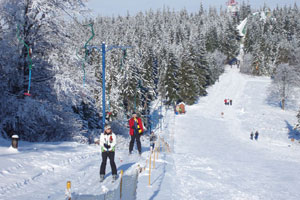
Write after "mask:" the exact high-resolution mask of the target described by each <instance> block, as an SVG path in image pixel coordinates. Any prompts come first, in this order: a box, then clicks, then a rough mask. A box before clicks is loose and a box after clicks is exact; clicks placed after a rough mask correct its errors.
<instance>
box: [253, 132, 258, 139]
mask: <svg viewBox="0 0 300 200" xmlns="http://www.w3.org/2000/svg"><path fill="white" fill-rule="evenodd" d="M258 135H259V134H258V131H256V132H255V135H254V139H255V140H258Z"/></svg>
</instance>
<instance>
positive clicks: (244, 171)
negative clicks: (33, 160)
mask: <svg viewBox="0 0 300 200" xmlns="http://www.w3.org/2000/svg"><path fill="white" fill-rule="evenodd" d="M270 84H271V80H270V79H269V78H267V77H252V76H247V75H243V74H240V73H239V72H238V69H236V68H235V67H234V68H232V69H231V68H230V67H227V69H226V72H225V73H224V74H223V75H222V76H221V77H220V82H217V83H216V84H215V85H214V86H212V87H211V88H209V90H208V96H206V97H204V98H201V100H200V101H199V102H198V104H196V105H193V106H189V107H187V113H186V115H181V116H176V117H175V119H174V118H172V117H170V116H169V119H166V121H169V123H168V130H166V131H163V132H162V133H161V134H162V135H164V136H165V137H166V138H169V139H168V140H169V142H170V144H172V143H173V141H172V140H174V145H173V147H172V148H173V153H171V154H166V155H165V156H164V157H163V158H164V160H161V161H159V162H158V164H157V165H156V168H157V169H156V170H153V174H152V185H151V187H146V189H145V185H147V181H148V180H147V176H144V177H140V179H139V185H138V192H137V199H188V200H192V199H195V200H196V199H197V200H199V199H204V200H220V199H226V200H231V199H234V200H236V199H240V200H258V199H261V200H267V199H269V200H274V199H276V200H280V199H282V200H284V199H289V200H296V199H300V191H299V188H300V176H299V174H300V160H299V158H300V144H299V143H298V141H297V143H296V142H294V143H292V142H291V141H290V139H289V133H290V134H291V132H293V131H292V130H290V129H291V125H293V124H294V123H295V122H296V118H295V115H296V112H295V111H292V110H287V111H282V110H280V108H279V107H272V106H271V105H268V104H267V102H268V101H267V97H268V88H269V86H270ZM225 98H229V99H232V100H233V105H232V106H225V105H224V99H225ZM221 112H223V113H224V116H223V117H222V116H221ZM256 130H258V131H259V133H260V135H259V138H258V141H255V140H250V139H249V136H250V132H251V131H256ZM172 137H174V138H172ZM145 190H146V192H145ZM145 193H146V194H147V195H145Z"/></svg>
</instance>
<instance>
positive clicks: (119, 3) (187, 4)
mask: <svg viewBox="0 0 300 200" xmlns="http://www.w3.org/2000/svg"><path fill="white" fill-rule="evenodd" d="M227 1H228V0H202V1H201V0H89V2H88V7H89V8H91V9H92V10H93V11H94V12H95V14H96V15H98V14H99V15H102V16H112V15H114V16H118V15H126V13H127V11H129V13H130V14H131V15H134V14H136V13H137V12H139V11H145V10H149V9H150V8H152V9H153V10H156V9H158V8H163V6H164V5H165V6H167V7H169V8H171V9H175V10H180V9H182V8H186V9H187V10H188V11H189V12H196V11H198V9H199V7H200V2H202V4H203V6H204V8H208V7H209V6H215V7H217V8H220V6H222V7H223V8H224V7H226V2H227ZM244 1H245V2H247V1H249V3H250V5H251V6H252V8H260V7H263V5H264V3H266V4H267V5H268V7H271V8H274V7H276V5H279V6H283V5H294V3H295V2H297V1H298V3H297V5H298V6H300V0H244ZM237 2H242V0H237Z"/></svg>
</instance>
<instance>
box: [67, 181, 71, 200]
mask: <svg viewBox="0 0 300 200" xmlns="http://www.w3.org/2000/svg"><path fill="white" fill-rule="evenodd" d="M67 195H68V200H71V181H67Z"/></svg>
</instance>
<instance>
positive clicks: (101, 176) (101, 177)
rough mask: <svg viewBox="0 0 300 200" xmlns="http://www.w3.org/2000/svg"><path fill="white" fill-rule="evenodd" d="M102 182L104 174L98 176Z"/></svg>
mask: <svg viewBox="0 0 300 200" xmlns="http://www.w3.org/2000/svg"><path fill="white" fill-rule="evenodd" d="M103 181H104V174H100V182H103Z"/></svg>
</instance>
